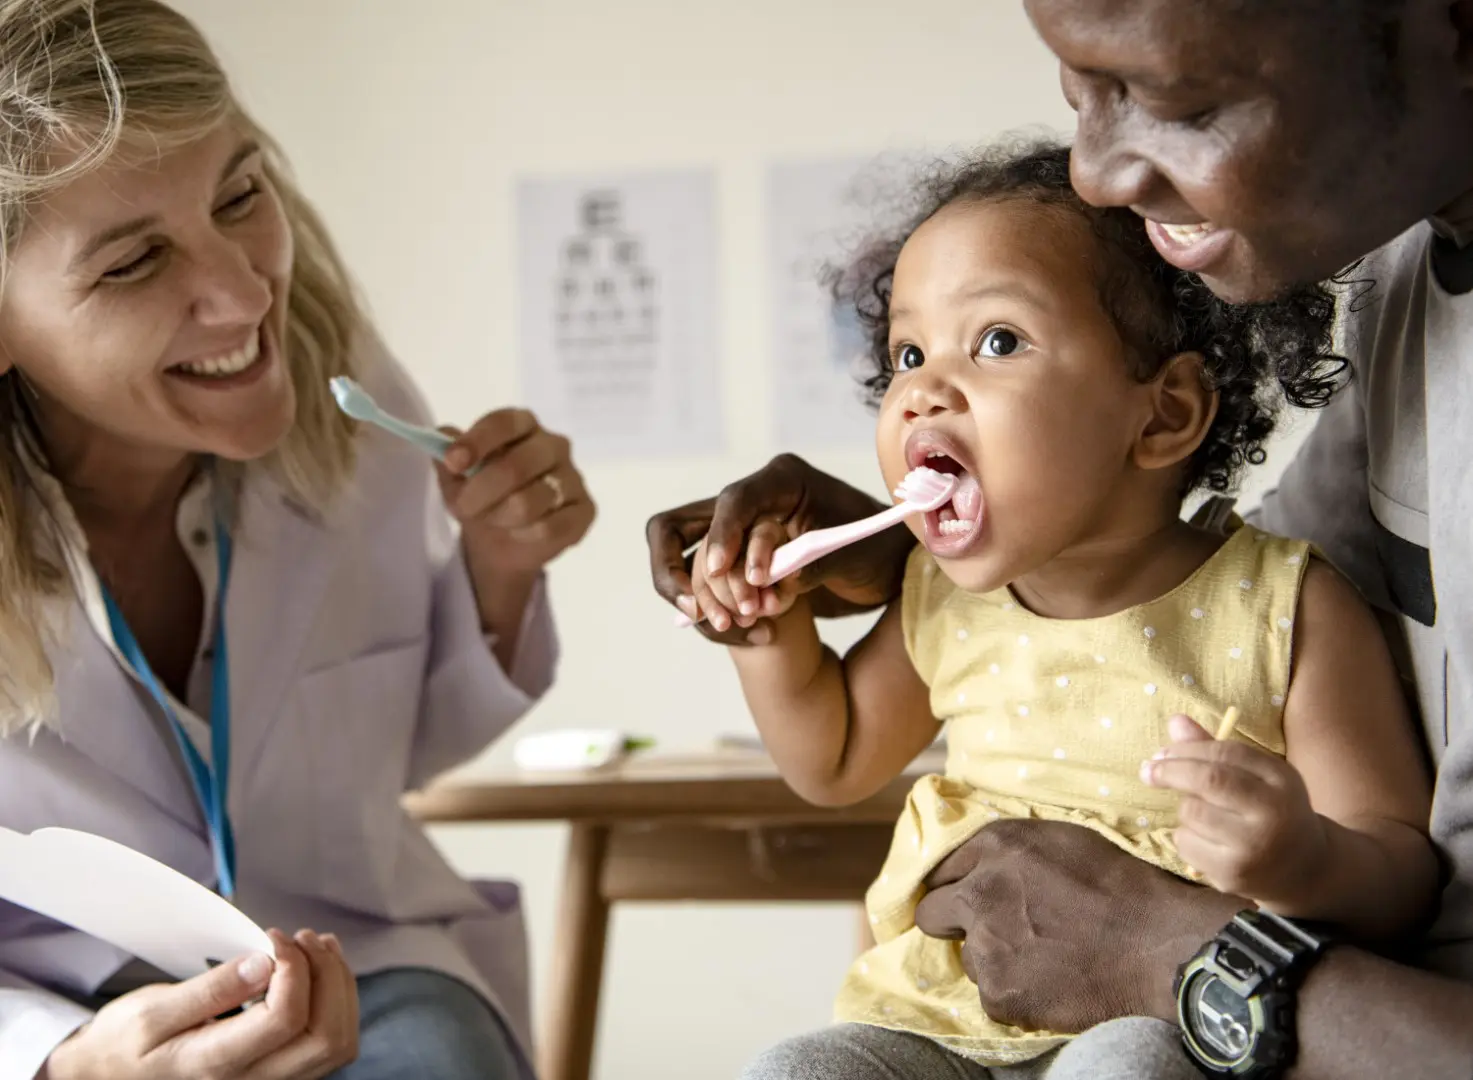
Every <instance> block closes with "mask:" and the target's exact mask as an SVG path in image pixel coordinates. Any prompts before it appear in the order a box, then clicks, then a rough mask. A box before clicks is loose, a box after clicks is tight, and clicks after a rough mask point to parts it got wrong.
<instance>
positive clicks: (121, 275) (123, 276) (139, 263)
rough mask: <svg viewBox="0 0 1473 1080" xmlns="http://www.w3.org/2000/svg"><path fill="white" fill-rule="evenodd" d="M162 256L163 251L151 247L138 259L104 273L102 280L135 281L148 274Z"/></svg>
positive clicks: (155, 246)
mask: <svg viewBox="0 0 1473 1080" xmlns="http://www.w3.org/2000/svg"><path fill="white" fill-rule="evenodd" d="M162 254H163V249H162V248H161V247H159V246H158V245H157V244H155V245H153V246H151V247H150V248H149V249H148V250H147V251H145V252H144V253H143V254H142V255H140V256H138V258H136V259H133V260H131V261H130V262H127V263H125V264H123V265H122V266H115V267H113V268H112V269H111V270H108V271H107V272H105V273H104V274H103V275H102V280H104V281H113V282H129V281H137V280H138V279H139V278H141V277H143V276H144V275H145V274H146V273H148V271H149V270H150V269H152V268H153V265H154V264H155V263H156V262H158V261H159V257H160V256H161V255H162Z"/></svg>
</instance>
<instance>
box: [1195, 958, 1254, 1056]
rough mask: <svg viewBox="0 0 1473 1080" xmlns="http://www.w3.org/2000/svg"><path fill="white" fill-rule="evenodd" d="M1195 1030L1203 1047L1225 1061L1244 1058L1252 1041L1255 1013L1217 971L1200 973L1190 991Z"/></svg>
mask: <svg viewBox="0 0 1473 1080" xmlns="http://www.w3.org/2000/svg"><path fill="white" fill-rule="evenodd" d="M1186 1004H1187V1015H1188V1016H1190V1017H1191V1020H1192V1034H1193V1035H1195V1036H1196V1039H1197V1042H1198V1044H1199V1045H1200V1046H1201V1047H1202V1049H1203V1050H1206V1051H1207V1052H1208V1053H1209V1054H1212V1055H1213V1056H1215V1057H1217V1058H1218V1059H1219V1060H1220V1061H1222V1062H1223V1063H1225V1064H1227V1063H1231V1062H1235V1061H1238V1060H1241V1059H1242V1058H1243V1057H1244V1056H1245V1055H1246V1054H1247V1053H1248V1050H1249V1048H1250V1047H1251V1046H1252V1045H1253V1014H1252V1011H1251V1009H1250V1008H1249V1005H1248V1002H1247V1001H1245V1000H1244V999H1243V998H1241V997H1239V996H1238V995H1237V994H1235V993H1233V991H1232V990H1230V989H1229V988H1228V987H1227V985H1226V984H1224V983H1223V982H1222V981H1221V980H1220V979H1218V978H1217V977H1216V976H1215V975H1210V974H1207V973H1205V972H1204V973H1199V974H1198V976H1197V977H1196V979H1194V980H1193V981H1192V985H1191V986H1190V988H1189V990H1188V994H1187V1002H1186Z"/></svg>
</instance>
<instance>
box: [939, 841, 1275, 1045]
mask: <svg viewBox="0 0 1473 1080" xmlns="http://www.w3.org/2000/svg"><path fill="white" fill-rule="evenodd" d="M926 887H927V890H928V892H927V894H926V896H924V897H923V898H922V899H921V901H920V904H919V905H918V906H917V908H916V916H915V918H916V925H917V926H918V927H919V928H920V929H921V931H922V932H923V933H925V934H928V935H930V936H931V937H936V938H950V939H955V940H962V941H963V942H964V944H963V946H962V958H963V964H964V966H965V967H966V969H967V971H968V973H969V974H970V975H971V977H972V979H973V981H974V982H976V983H977V990H978V993H979V994H980V995H981V999H982V1007H983V1008H984V1009H985V1010H986V1011H987V1014H988V1015H989V1016H991V1017H992V1018H993V1019H996V1020H1000V1021H1002V1022H1004V1023H1009V1024H1014V1025H1016V1026H1018V1027H1021V1028H1025V1029H1027V1030H1035V1031H1036V1030H1049V1031H1061V1032H1078V1031H1084V1030H1085V1029H1086V1028H1090V1027H1093V1026H1094V1025H1096V1024H1099V1023H1103V1022H1104V1021H1107V1020H1113V1019H1115V1018H1117V1017H1121V1016H1134V1015H1144V1016H1157V1017H1160V1018H1162V1019H1167V1020H1174V1019H1175V999H1174V998H1173V996H1172V992H1171V983H1172V978H1173V976H1174V975H1175V972H1176V968H1177V967H1178V966H1179V965H1180V964H1181V963H1182V962H1184V961H1185V960H1186V959H1188V958H1189V957H1190V956H1191V955H1192V954H1193V953H1194V952H1196V950H1197V949H1199V948H1201V946H1202V944H1203V943H1204V942H1205V941H1207V940H1208V939H1209V938H1210V937H1211V936H1212V935H1213V934H1215V933H1216V932H1217V931H1218V930H1219V929H1221V928H1222V926H1223V925H1224V924H1225V923H1227V921H1228V920H1229V919H1231V918H1232V916H1233V915H1234V914H1235V913H1236V912H1238V911H1240V910H1242V909H1243V908H1244V907H1246V906H1248V902H1247V901H1244V900H1242V899H1240V898H1238V897H1232V896H1225V895H1223V894H1222V893H1219V892H1216V891H1214V890H1212V889H1204V888H1200V887H1198V886H1195V885H1191V884H1189V883H1187V882H1184V881H1181V880H1180V879H1178V878H1175V877H1173V876H1172V875H1170V874H1167V873H1166V872H1164V871H1162V870H1158V869H1156V868H1155V867H1153V866H1151V865H1149V864H1148V863H1145V862H1142V861H1141V860H1140V859H1137V858H1135V857H1134V856H1132V855H1129V854H1127V853H1126V852H1124V851H1122V850H1121V849H1120V848H1118V847H1116V846H1115V845H1114V844H1112V843H1111V842H1110V841H1108V840H1106V839H1105V838H1104V837H1102V836H1100V835H1099V834H1097V833H1095V832H1092V831H1091V830H1089V829H1085V828H1082V827H1080V826H1077V825H1069V824H1064V823H1060V822H1048V821H999V822H995V823H994V824H992V825H989V826H987V827H986V828H984V829H983V830H982V831H981V832H979V833H978V834H977V835H976V836H974V837H973V838H972V839H971V840H969V841H967V843H965V844H963V845H962V846H961V847H960V848H958V849H957V850H956V851H954V852H953V853H952V854H951V855H950V856H949V857H948V858H947V859H946V860H944V861H943V862H942V863H941V865H939V866H938V867H937V868H936V869H935V870H934V871H933V872H932V873H931V876H930V877H929V878H928V879H927V882H926Z"/></svg>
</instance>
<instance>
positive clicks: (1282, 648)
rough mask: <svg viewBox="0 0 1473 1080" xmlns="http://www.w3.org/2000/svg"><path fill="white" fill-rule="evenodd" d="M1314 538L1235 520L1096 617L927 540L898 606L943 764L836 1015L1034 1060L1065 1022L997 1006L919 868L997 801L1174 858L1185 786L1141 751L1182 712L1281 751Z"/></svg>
mask: <svg viewBox="0 0 1473 1080" xmlns="http://www.w3.org/2000/svg"><path fill="white" fill-rule="evenodd" d="M1309 558H1310V552H1309V548H1308V546H1307V545H1305V544H1303V543H1299V542H1297V541H1290V540H1283V539H1280V538H1278V537H1272V536H1269V535H1267V534H1265V533H1263V532H1260V531H1258V530H1257V529H1254V528H1252V527H1250V526H1240V527H1238V528H1237V530H1236V531H1235V532H1233V534H1232V535H1231V536H1230V537H1229V538H1228V539H1227V540H1226V541H1225V542H1224V544H1223V545H1222V547H1221V548H1220V549H1219V550H1218V551H1217V553H1216V554H1215V555H1213V556H1212V558H1211V559H1209V560H1208V561H1207V562H1206V563H1204V564H1203V565H1202V567H1201V568H1200V569H1198V570H1197V572H1196V573H1195V574H1193V575H1192V576H1191V577H1190V578H1188V579H1187V580H1186V581H1185V582H1183V583H1182V584H1181V585H1180V586H1178V587H1177V588H1176V589H1174V590H1172V591H1171V592H1169V593H1167V594H1166V595H1165V596H1162V597H1161V598H1159V599H1157V600H1154V601H1152V602H1150V603H1147V604H1142V605H1140V606H1139V607H1135V608H1131V609H1129V610H1127V611H1122V612H1120V613H1118V614H1115V615H1109V616H1105V617H1104V618H1098V619H1078V620H1057V619H1045V618H1040V617H1039V616H1037V615H1034V614H1032V613H1030V612H1028V611H1027V610H1025V609H1024V608H1023V607H1022V606H1021V605H1020V604H1018V603H1017V602H1016V601H1015V600H1014V599H1013V597H1012V594H1011V593H1010V592H1009V591H1008V590H1006V589H1004V590H1001V591H998V592H995V593H989V594H986V595H975V594H972V593H968V592H966V591H964V590H962V589H960V588H958V587H957V586H956V585H955V584H953V583H952V582H951V580H950V579H949V578H947V577H946V575H945V574H943V573H942V572H941V571H940V570H939V569H938V568H937V567H936V564H935V561H934V560H933V559H932V557H931V556H930V554H929V553H927V552H926V551H925V550H924V549H918V550H917V551H916V553H915V554H914V555H913V556H912V557H911V560H910V563H909V565H908V567H907V568H906V577H905V588H904V594H903V598H902V604H903V605H904V606H903V611H902V616H903V617H902V623H903V625H904V633H905V642H906V648H907V650H908V651H909V653H910V657H911V660H912V662H913V663H914V664H915V668H916V671H917V672H918V673H919V674H920V676H921V678H922V679H923V680H924V681H925V682H926V684H927V686H929V687H930V692H931V708H932V710H933V711H934V712H935V714H936V717H937V719H939V720H941V721H943V722H945V723H946V724H947V747H948V753H947V761H946V773H945V775H943V776H926V777H923V778H922V779H921V780H919V781H918V782H917V783H916V785H915V787H914V788H913V789H912V791H911V794H910V798H909V800H908V803H907V805H906V809H905V812H904V814H903V815H902V817H901V819H900V822H899V824H897V825H896V828H895V837H894V840H893V842H892V844H891V847H890V854H889V857H888V858H887V859H886V861H885V866H884V868H883V870H882V872H881V874H880V876H879V878H878V880H876V881H875V883H874V884H873V885H872V886H871V887H870V890H869V894H868V896H867V897H866V906H867V907H868V910H869V917H870V923H871V924H872V925H873V927H874V933H875V940H876V941H877V942H878V943H879V944H878V945H876V947H875V948H873V949H871V950H869V951H868V952H867V953H866V954H865V955H864V956H862V957H861V958H860V959H859V960H858V961H857V962H856V963H855V964H854V966H853V967H852V968H851V969H850V971H849V974H848V976H847V977H846V979H845V982H844V985H843V988H842V989H841V991H840V993H839V999H838V1002H837V1005H836V1007H835V1016H836V1019H838V1020H840V1021H845V1022H853V1023H863V1024H874V1025H877V1026H879V1027H885V1028H893V1029H896V1030H901V1031H910V1032H914V1033H916V1034H920V1035H925V1036H927V1037H929V1038H932V1039H934V1040H936V1041H937V1042H938V1043H941V1044H942V1045H944V1046H946V1047H947V1048H948V1049H950V1050H953V1051H955V1052H956V1053H958V1054H961V1055H963V1056H965V1057H967V1058H970V1059H972V1060H975V1061H978V1062H981V1063H983V1064H987V1065H1010V1064H1014V1063H1017V1062H1020V1061H1026V1060H1028V1059H1030V1058H1033V1057H1036V1056H1038V1055H1039V1054H1042V1053H1045V1052H1046V1051H1048V1050H1051V1049H1053V1048H1054V1047H1056V1046H1058V1045H1060V1044H1061V1043H1062V1042H1063V1041H1064V1040H1065V1038H1066V1036H1060V1035H1055V1034H1052V1033H1049V1032H1025V1031H1021V1030H1018V1029H1016V1028H1012V1027H1008V1026H1006V1025H1004V1024H999V1023H996V1022H994V1021H993V1020H991V1019H989V1018H988V1017H987V1015H986V1014H985V1013H984V1012H983V1011H982V1009H981V1006H980V1004H979V1002H978V999H977V990H976V987H975V986H973V985H972V983H971V981H970V980H969V979H968V978H967V976H966V973H965V972H964V971H963V970H962V966H961V962H960V956H961V953H960V943H958V942H953V941H936V940H934V939H931V938H928V937H926V936H925V935H924V934H922V933H921V932H920V931H919V930H918V929H917V928H916V926H915V920H914V915H915V905H916V901H917V900H919V899H920V896H921V894H922V888H921V882H922V880H923V879H924V878H925V876H926V875H927V874H928V873H929V872H930V871H931V870H932V869H933V868H934V867H935V866H936V864H937V863H939V862H940V861H941V860H942V859H943V858H944V857H945V856H946V855H947V854H948V853H950V852H951V851H953V850H955V849H956V848H957V847H958V846H959V845H960V844H961V843H962V842H963V841H964V840H966V839H967V838H968V837H970V836H971V835H973V834H974V833H976V832H977V830H978V829H980V828H982V827H983V826H984V825H986V824H987V823H988V822H991V821H995V820H997V819H998V818H1000V817H1008V818H1041V819H1045V820H1050V821H1070V822H1075V823H1077V824H1079V825H1083V826H1086V827H1088V828H1091V829H1094V830H1095V831H1096V832H1099V833H1101V834H1102V835H1104V836H1106V837H1108V838H1109V839H1110V840H1112V841H1114V842H1115V843H1116V844H1119V845H1120V846H1121V847H1122V848H1124V849H1125V850H1127V851H1129V852H1131V853H1133V854H1135V855H1137V856H1139V857H1140V858H1142V859H1145V860H1147V861H1148V862H1151V863H1154V864H1155V865H1157V866H1160V867H1163V868H1164V869H1166V870H1169V871H1171V872H1173V873H1176V874H1181V875H1183V876H1188V877H1190V876H1193V872H1192V871H1191V870H1190V868H1189V867H1187V866H1186V865H1185V864H1184V863H1183V862H1182V861H1181V859H1180V858H1179V857H1178V856H1177V854H1176V851H1175V849H1174V847H1173V845H1172V842H1171V830H1172V829H1173V828H1174V827H1175V825H1176V806H1177V796H1176V795H1175V794H1173V793H1172V792H1168V791H1162V790H1159V789H1156V788H1152V787H1149V786H1147V785H1145V784H1143V783H1142V782H1141V780H1140V767H1141V762H1142V761H1144V760H1145V759H1146V758H1148V757H1150V756H1151V755H1152V754H1153V753H1155V752H1156V751H1157V750H1158V749H1160V748H1161V747H1162V746H1164V745H1166V743H1167V742H1169V738H1168V735H1167V731H1166V724H1167V720H1168V719H1169V718H1170V717H1171V716H1173V715H1174V714H1177V713H1186V714H1187V715H1189V716H1192V717H1193V718H1195V719H1197V720H1198V721H1199V722H1202V723H1203V724H1204V725H1205V726H1207V727H1209V728H1212V727H1215V725H1216V722H1217V720H1218V719H1219V718H1220V717H1221V716H1222V715H1223V713H1225V712H1226V711H1227V709H1228V707H1229V706H1236V707H1237V708H1238V710H1239V713H1240V720H1239V723H1238V727H1237V731H1236V734H1235V735H1234V737H1235V738H1238V739H1243V740H1247V741H1249V742H1252V743H1256V744H1257V745H1259V746H1260V747H1262V748H1263V749H1265V750H1268V751H1270V752H1272V753H1275V754H1282V753H1283V752H1284V738H1283V723H1282V720H1283V705H1284V695H1285V693H1286V692H1287V690H1288V685H1289V664H1290V651H1291V646H1292V643H1293V628H1294V614H1295V609H1296V607H1297V605H1298V601H1299V590H1300V584H1301V582H1302V581H1303V576H1304V569H1305V566H1306V565H1307V563H1308V561H1309Z"/></svg>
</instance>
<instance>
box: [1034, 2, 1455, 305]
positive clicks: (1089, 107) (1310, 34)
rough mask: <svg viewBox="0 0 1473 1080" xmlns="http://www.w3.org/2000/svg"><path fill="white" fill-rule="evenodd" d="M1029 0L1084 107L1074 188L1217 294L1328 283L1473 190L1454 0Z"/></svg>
mask: <svg viewBox="0 0 1473 1080" xmlns="http://www.w3.org/2000/svg"><path fill="white" fill-rule="evenodd" d="M1025 4H1026V7H1027V9H1028V14H1029V17H1030V18H1031V19H1032V20H1033V24H1034V26H1035V27H1036V28H1037V29H1038V32H1039V34H1040V35H1042V37H1043V39H1044V41H1045V43H1047V45H1048V46H1049V48H1050V49H1052V50H1053V51H1054V53H1055V54H1056V55H1057V56H1058V57H1059V60H1060V64H1061V69H1062V82H1063V88H1064V94H1065V96H1066V97H1067V98H1068V100H1069V103H1070V105H1072V106H1073V107H1074V109H1075V111H1076V112H1077V114H1078V134H1077V136H1076V139H1075V148H1074V155H1073V177H1074V183H1075V186H1076V187H1077V188H1078V190H1079V193H1080V194H1081V195H1082V196H1083V197H1084V198H1085V199H1087V200H1088V201H1089V202H1091V203H1095V204H1097V205H1101V206H1128V207H1130V208H1131V209H1133V210H1135V211H1136V212H1137V213H1139V214H1140V215H1141V216H1142V217H1144V218H1146V219H1147V221H1148V223H1149V224H1148V229H1149V231H1150V234H1151V238H1152V240H1153V242H1154V243H1155V244H1156V247H1157V249H1158V250H1159V251H1160V252H1161V254H1162V256H1163V257H1165V258H1166V259H1167V260H1168V261H1169V262H1172V263H1174V264H1175V265H1177V266H1180V267H1182V268H1184V269H1188V270H1194V271H1196V272H1198V273H1199V274H1201V276H1202V278H1203V280H1205V281H1206V283H1207V284H1208V285H1209V286H1210V287H1211V288H1212V290H1213V291H1214V292H1215V293H1217V294H1218V295H1219V296H1221V297H1223V298H1224V299H1226V300H1229V301H1234V302H1246V301H1252V300H1262V299H1268V298H1271V297H1273V296H1275V295H1277V294H1279V293H1281V292H1282V291H1284V290H1285V289H1286V288H1288V287H1290V286H1292V285H1297V284H1305V283H1309V282H1314V281H1322V280H1324V279H1326V278H1329V277H1331V276H1333V275H1334V274H1336V273H1338V272H1339V271H1340V270H1342V269H1343V268H1344V267H1346V266H1347V265H1348V264H1350V263H1352V262H1354V261H1355V260H1356V259H1358V258H1360V257H1361V256H1363V255H1366V254H1367V253H1369V252H1371V251H1373V250H1374V249H1375V248H1377V247H1379V246H1381V245H1382V244H1384V243H1386V242H1387V241H1389V240H1391V239H1393V238H1394V237H1395V236H1396V235H1398V234H1399V233H1401V232H1402V231H1404V230H1405V229H1407V228H1409V227H1410V226H1411V225H1413V224H1414V223H1416V222H1417V221H1418V220H1420V219H1422V218H1424V217H1427V216H1428V215H1430V214H1433V213H1436V212H1437V211H1438V210H1440V209H1442V208H1443V207H1444V206H1446V205H1447V204H1448V203H1449V202H1451V201H1452V200H1453V199H1454V198H1456V197H1457V196H1459V195H1461V194H1462V193H1463V192H1465V191H1467V190H1469V189H1470V188H1473V103H1470V97H1473V94H1470V92H1469V89H1468V85H1467V84H1468V82H1469V80H1468V78H1467V76H1466V74H1465V72H1464V70H1463V66H1464V65H1465V64H1466V63H1467V61H1466V60H1465V59H1464V57H1463V53H1464V51H1465V50H1466V49H1468V47H1469V44H1470V42H1469V41H1468V40H1467V38H1466V36H1465V35H1464V34H1463V33H1461V32H1460V30H1459V27H1458V25H1457V23H1458V22H1459V20H1458V19H1456V18H1455V17H1454V15H1455V12H1454V8H1458V5H1452V4H1450V3H1449V2H1448V0H1441V2H1438V0H1405V3H1404V6H1403V7H1402V10H1401V11H1400V13H1398V14H1394V15H1393V16H1392V21H1390V22H1388V23H1386V24H1385V26H1383V27H1375V28H1372V27H1370V26H1367V25H1362V24H1360V23H1356V22H1355V21H1354V18H1353V17H1352V16H1351V14H1350V11H1351V9H1352V8H1354V9H1356V11H1357V12H1358V11H1359V10H1361V9H1362V8H1363V6H1364V5H1363V0H1341V3H1340V4H1338V5H1331V4H1320V3H1309V2H1303V3H1299V2H1296V3H1289V4H1268V3H1257V2H1253V3H1248V4H1234V5H1229V4H1225V3H1222V2H1221V0H1025ZM1245 8H1252V9H1253V10H1252V12H1251V13H1250V12H1248V11H1246V10H1244V9H1245ZM1336 8H1338V9H1339V11H1338V12H1336V10H1335V9H1336Z"/></svg>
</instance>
